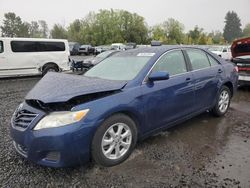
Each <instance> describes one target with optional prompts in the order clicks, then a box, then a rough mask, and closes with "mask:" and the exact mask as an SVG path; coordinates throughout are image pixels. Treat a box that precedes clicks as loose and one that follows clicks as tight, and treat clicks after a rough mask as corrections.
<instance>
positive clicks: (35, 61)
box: [0, 38, 70, 77]
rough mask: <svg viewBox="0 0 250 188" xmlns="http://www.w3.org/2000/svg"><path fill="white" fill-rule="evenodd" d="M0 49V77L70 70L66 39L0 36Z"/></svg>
mask: <svg viewBox="0 0 250 188" xmlns="http://www.w3.org/2000/svg"><path fill="white" fill-rule="evenodd" d="M0 50H1V51H0V77H9V76H23V75H35V74H43V75H44V74H46V73H47V72H52V71H53V72H60V71H67V70H70V65H69V55H70V53H69V44H68V41H67V40H62V39H41V38H0Z"/></svg>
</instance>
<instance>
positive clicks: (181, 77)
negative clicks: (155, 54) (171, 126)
mask: <svg viewBox="0 0 250 188" xmlns="http://www.w3.org/2000/svg"><path fill="white" fill-rule="evenodd" d="M155 71H166V72H168V73H169V75H170V78H169V79H168V80H161V81H154V82H149V81H148V82H145V83H144V84H143V85H142V92H143V103H144V104H145V117H146V121H147V122H148V123H149V125H150V126H151V127H150V129H157V128H160V127H162V126H165V125H167V123H169V122H174V121H176V120H178V119H179V118H182V117H184V116H186V115H188V114H190V113H192V112H193V111H194V109H193V106H194V84H193V76H192V73H191V72H188V69H187V66H186V62H185V59H184V56H183V53H182V51H181V50H173V51H170V52H167V53H166V54H164V55H163V56H162V57H160V59H159V60H158V61H157V63H156V64H155V66H154V67H153V69H152V71H151V72H155Z"/></svg>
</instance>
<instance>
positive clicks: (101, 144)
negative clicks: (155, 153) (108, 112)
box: [91, 114, 137, 166]
mask: <svg viewBox="0 0 250 188" xmlns="http://www.w3.org/2000/svg"><path fill="white" fill-rule="evenodd" d="M136 141H137V129H136V125H135V123H134V121H133V120H132V119H131V118H129V117H128V116H126V115H124V114H116V115H114V116H111V117H110V118H108V119H107V120H106V121H104V122H103V124H102V125H101V126H100V127H99V128H98V129H97V131H96V133H95V136H94V138H93V141H92V148H91V149H92V157H93V159H94V161H95V162H96V163H97V164H99V165H101V166H114V165H117V164H119V163H121V162H123V161H124V160H126V159H127V158H128V157H129V155H130V154H131V152H132V151H133V149H134V147H135V144H136Z"/></svg>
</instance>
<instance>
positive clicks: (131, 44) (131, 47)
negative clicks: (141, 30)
mask: <svg viewBox="0 0 250 188" xmlns="http://www.w3.org/2000/svg"><path fill="white" fill-rule="evenodd" d="M125 48H126V50H129V49H134V48H136V43H134V42H129V43H127V44H126V47H125Z"/></svg>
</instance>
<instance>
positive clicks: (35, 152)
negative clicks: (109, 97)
mask: <svg viewBox="0 0 250 188" xmlns="http://www.w3.org/2000/svg"><path fill="white" fill-rule="evenodd" d="M23 108H24V109H26V110H29V111H32V112H35V113H36V114H39V115H38V116H37V118H35V119H34V120H33V121H32V122H31V124H30V125H29V126H28V127H27V128H20V127H16V126H15V123H14V120H13V119H12V121H11V127H10V135H11V137H12V138H13V141H14V147H15V149H16V151H17V152H18V153H19V154H20V155H22V156H23V157H24V158H26V159H28V160H30V161H32V162H34V163H37V164H40V165H45V166H50V167H66V166H74V165H77V164H83V163H86V162H88V161H89V160H90V148H91V141H92V138H93V135H94V133H95V130H96V125H97V124H96V123H95V122H94V123H88V124H85V123H83V122H77V123H73V124H71V125H66V126H62V127H58V128H48V129H41V130H36V131H34V130H33V128H34V126H35V125H36V124H37V123H38V122H39V120H40V119H41V118H42V117H43V116H44V114H43V115H41V113H42V112H39V110H37V109H34V108H32V107H30V106H28V105H27V104H24V105H23ZM35 110H36V111H35ZM26 113H27V112H26Z"/></svg>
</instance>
